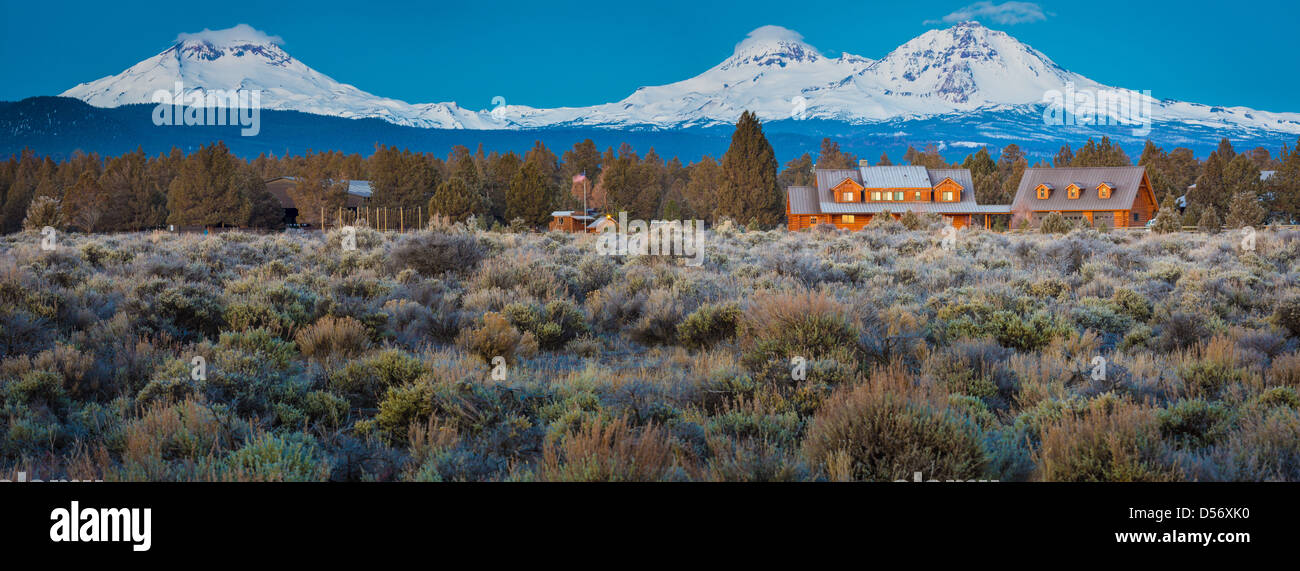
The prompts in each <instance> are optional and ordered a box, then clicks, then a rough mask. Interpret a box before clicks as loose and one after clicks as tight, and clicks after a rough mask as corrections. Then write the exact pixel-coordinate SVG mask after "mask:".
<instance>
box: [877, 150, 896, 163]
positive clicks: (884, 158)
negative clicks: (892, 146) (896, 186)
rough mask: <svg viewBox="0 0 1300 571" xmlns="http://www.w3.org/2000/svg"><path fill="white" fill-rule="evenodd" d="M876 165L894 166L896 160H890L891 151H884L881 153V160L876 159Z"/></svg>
mask: <svg viewBox="0 0 1300 571" xmlns="http://www.w3.org/2000/svg"><path fill="white" fill-rule="evenodd" d="M876 166H879V167H892V166H894V162H893V161H891V160H889V153H887V152H884V153H880V160H878V161H876Z"/></svg>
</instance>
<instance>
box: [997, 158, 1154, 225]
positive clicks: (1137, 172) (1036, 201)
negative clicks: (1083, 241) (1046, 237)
mask: <svg viewBox="0 0 1300 571" xmlns="http://www.w3.org/2000/svg"><path fill="white" fill-rule="evenodd" d="M1158 209H1159V205H1158V204H1157V202H1156V196H1155V193H1154V192H1152V190H1151V181H1150V180H1149V179H1147V171H1146V167H1065V168H1031V169H1026V170H1025V174H1024V176H1023V177H1021V179H1020V187H1019V188H1018V189H1017V190H1016V199H1015V201H1013V202H1012V205H1011V210H1012V211H1013V212H1015V214H1016V216H1017V217H1023V218H1027V221H1028V223H1029V224H1031V225H1036V224H1038V222H1040V221H1041V220H1042V217H1043V216H1046V215H1047V214H1049V213H1052V212H1058V213H1060V214H1061V215H1062V216H1064V217H1065V218H1066V219H1067V220H1070V221H1071V222H1074V223H1076V224H1077V223H1079V222H1080V221H1082V222H1084V223H1086V224H1087V225H1089V226H1093V227H1096V226H1101V225H1102V224H1105V225H1106V226H1109V227H1111V228H1128V227H1141V226H1144V225H1146V223H1147V222H1148V221H1150V220H1151V219H1152V218H1155V215H1156V211H1157V210H1158Z"/></svg>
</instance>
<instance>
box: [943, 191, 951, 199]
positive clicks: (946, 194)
mask: <svg viewBox="0 0 1300 571" xmlns="http://www.w3.org/2000/svg"><path fill="white" fill-rule="evenodd" d="M943 201H944V202H952V191H951V190H945V191H943Z"/></svg>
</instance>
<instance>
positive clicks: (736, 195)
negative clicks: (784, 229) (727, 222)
mask: <svg viewBox="0 0 1300 571" xmlns="http://www.w3.org/2000/svg"><path fill="white" fill-rule="evenodd" d="M776 169H777V163H776V154H775V153H774V152H773V151H772V145H771V144H770V143H768V142H767V137H766V136H764V135H763V126H762V125H761V124H760V123H759V121H758V116H757V115H755V114H753V113H752V112H749V111H746V112H744V113H743V114H741V116H740V120H739V121H738V122H737V123H736V130H735V132H734V133H732V135H731V146H730V147H728V148H727V152H726V154H724V155H723V156H722V172H723V179H722V192H721V193H720V194H719V196H718V214H719V215H720V216H728V217H731V218H732V219H733V220H737V221H740V222H742V223H744V224H749V223H750V222H751V221H754V222H757V223H758V225H760V226H768V227H770V226H775V225H777V224H779V223H780V222H781V221H782V219H783V218H784V216H785V201H784V197H783V196H782V194H781V190H780V188H779V187H778V186H777V184H776Z"/></svg>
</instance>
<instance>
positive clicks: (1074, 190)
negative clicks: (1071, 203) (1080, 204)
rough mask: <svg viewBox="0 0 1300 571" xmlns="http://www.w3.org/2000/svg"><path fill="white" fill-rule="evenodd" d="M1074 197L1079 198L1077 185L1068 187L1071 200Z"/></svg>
mask: <svg viewBox="0 0 1300 571" xmlns="http://www.w3.org/2000/svg"><path fill="white" fill-rule="evenodd" d="M1076 198H1079V187H1077V186H1071V187H1070V199H1071V200H1073V199H1076Z"/></svg>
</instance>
